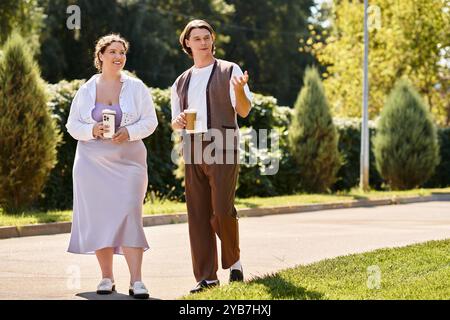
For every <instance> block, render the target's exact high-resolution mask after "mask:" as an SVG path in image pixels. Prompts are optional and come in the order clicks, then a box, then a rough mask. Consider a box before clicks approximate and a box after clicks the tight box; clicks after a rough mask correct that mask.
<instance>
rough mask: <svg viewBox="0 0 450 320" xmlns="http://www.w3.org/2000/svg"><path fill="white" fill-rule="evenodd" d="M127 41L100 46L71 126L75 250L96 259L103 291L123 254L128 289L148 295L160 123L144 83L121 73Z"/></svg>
mask: <svg viewBox="0 0 450 320" xmlns="http://www.w3.org/2000/svg"><path fill="white" fill-rule="evenodd" d="M128 47H129V44H128V42H127V41H126V40H125V39H124V38H122V37H120V36H119V35H116V34H110V35H107V36H104V37H102V38H100V39H99V40H98V41H97V44H96V47H95V66H96V67H97V69H98V71H99V74H96V75H94V76H93V77H92V78H91V79H90V80H88V81H87V82H86V83H85V84H83V85H82V86H81V87H80V89H79V90H78V92H77V94H76V95H75V98H74V100H73V102H72V105H71V109H70V115H69V118H68V121H67V124H66V127H67V130H68V132H69V133H70V135H71V136H72V137H73V138H75V139H77V140H78V145H77V150H76V155H75V162H74V166H73V222H72V232H71V238H70V244H69V248H68V251H69V252H72V253H79V254H93V253H95V255H96V256H97V259H98V262H99V264H100V268H101V272H102V280H101V281H100V283H99V285H98V287H97V293H98V294H108V293H112V292H113V291H115V284H114V275H113V255H114V254H124V255H125V259H126V261H127V264H128V267H129V270H130V277H131V279H130V288H129V294H130V295H132V296H134V297H135V298H148V296H149V294H148V291H147V289H146V287H145V285H144V283H143V282H142V276H141V266H142V256H143V252H144V251H145V250H147V249H148V248H149V246H148V243H147V240H146V238H145V234H144V230H143V225H142V205H143V201H144V197H145V193H146V190H147V182H148V177H147V161H146V157H147V150H146V148H145V145H144V143H143V142H142V139H143V138H145V137H147V136H149V135H151V134H152V133H153V132H154V131H155V129H156V127H157V125H158V120H157V118H156V112H155V108H154V106H153V102H152V98H151V95H150V92H149V90H148V88H147V87H146V86H145V84H144V83H143V82H142V81H140V80H138V79H136V78H133V77H130V76H127V75H126V74H124V73H123V72H122V69H123V68H124V66H125V63H126V54H127V51H128ZM104 109H112V110H114V111H115V112H116V115H115V134H114V135H113V137H112V138H110V139H108V138H105V137H104V134H105V133H107V132H109V131H110V130H112V128H108V127H106V126H103V124H102V111H103V110H104Z"/></svg>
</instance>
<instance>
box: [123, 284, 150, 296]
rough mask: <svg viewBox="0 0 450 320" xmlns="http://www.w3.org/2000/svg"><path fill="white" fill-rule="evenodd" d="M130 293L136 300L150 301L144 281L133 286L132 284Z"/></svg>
mask: <svg viewBox="0 0 450 320" xmlns="http://www.w3.org/2000/svg"><path fill="white" fill-rule="evenodd" d="M128 293H129V294H130V296H133V297H134V298H136V299H148V297H149V294H148V290H147V288H146V287H145V284H144V283H143V282H142V281H136V282H135V283H134V284H133V285H131V284H130V289H129V290H128Z"/></svg>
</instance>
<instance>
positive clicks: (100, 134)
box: [92, 122, 109, 139]
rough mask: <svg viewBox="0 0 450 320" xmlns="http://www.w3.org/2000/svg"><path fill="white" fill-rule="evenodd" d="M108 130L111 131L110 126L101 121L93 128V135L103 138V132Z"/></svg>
mask: <svg viewBox="0 0 450 320" xmlns="http://www.w3.org/2000/svg"><path fill="white" fill-rule="evenodd" d="M107 132H109V126H104V125H103V123H101V122H97V123H96V124H95V125H94V128H92V135H93V136H94V138H96V139H98V138H100V139H103V134H104V133H107Z"/></svg>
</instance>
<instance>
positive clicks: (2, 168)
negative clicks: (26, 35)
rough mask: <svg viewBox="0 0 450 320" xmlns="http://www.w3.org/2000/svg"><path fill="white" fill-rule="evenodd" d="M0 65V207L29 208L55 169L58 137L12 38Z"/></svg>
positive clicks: (33, 73) (27, 60)
mask: <svg viewBox="0 0 450 320" xmlns="http://www.w3.org/2000/svg"><path fill="white" fill-rule="evenodd" d="M3 49H4V52H3V56H2V60H1V61H0V114H1V117H0V137H1V138H0V153H1V154H0V159H1V160H0V205H1V206H2V207H3V208H4V209H5V211H6V212H16V211H19V210H23V209H24V208H26V207H28V206H30V205H31V203H32V202H33V201H34V200H35V198H36V197H37V196H38V195H39V194H40V192H41V191H42V189H43V187H44V184H45V182H46V180H47V178H48V176H49V173H50V170H51V169H52V168H53V167H54V166H55V164H56V146H57V144H58V143H59V141H60V134H59V132H58V130H57V128H56V124H55V121H54V119H52V116H51V113H50V110H49V109H48V107H47V94H46V90H45V84H44V82H43V81H42V79H41V78H40V75H39V68H38V66H37V64H36V63H35V62H34V61H33V60H32V54H31V52H30V50H29V49H28V47H27V44H26V43H25V41H24V40H23V39H22V38H21V37H20V36H19V35H17V34H14V35H12V36H11V37H10V38H9V40H8V41H7V42H6V44H5V47H4V48H3Z"/></svg>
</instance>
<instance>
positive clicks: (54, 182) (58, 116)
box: [36, 80, 84, 210]
mask: <svg viewBox="0 0 450 320" xmlns="http://www.w3.org/2000/svg"><path fill="white" fill-rule="evenodd" d="M83 83H84V80H73V81H70V82H68V81H65V80H63V81H61V82H59V83H57V84H49V85H48V86H47V88H48V91H49V92H50V101H49V102H48V106H49V107H50V110H51V111H52V113H53V117H54V118H55V120H56V124H57V126H58V128H59V130H60V131H61V132H62V142H61V144H59V146H58V147H57V155H58V156H57V157H58V162H57V164H56V166H55V168H53V170H52V171H51V173H50V177H49V179H48V181H47V183H46V185H45V188H44V191H43V192H42V194H41V195H40V197H39V199H38V201H37V203H36V206H38V207H39V208H41V209H46V210H48V209H70V208H72V200H73V185H72V167H73V161H74V159H75V150H76V147H77V140H75V139H73V138H72V136H71V135H70V134H69V133H68V132H67V129H66V127H65V125H66V123H67V118H68V116H69V112H70V105H71V103H72V99H73V97H74V96H75V93H76V92H77V90H78V89H79V88H80V86H81V85H82V84H83Z"/></svg>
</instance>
